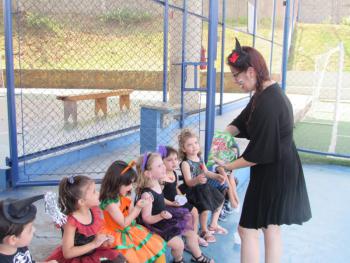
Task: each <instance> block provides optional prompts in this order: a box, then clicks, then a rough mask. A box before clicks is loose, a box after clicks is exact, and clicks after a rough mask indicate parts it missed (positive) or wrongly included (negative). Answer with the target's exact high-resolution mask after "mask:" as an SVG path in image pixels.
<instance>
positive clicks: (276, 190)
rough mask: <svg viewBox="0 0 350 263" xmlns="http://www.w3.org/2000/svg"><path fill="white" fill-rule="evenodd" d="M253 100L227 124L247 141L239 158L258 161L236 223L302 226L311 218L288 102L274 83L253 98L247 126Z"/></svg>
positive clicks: (255, 225) (249, 226)
mask: <svg viewBox="0 0 350 263" xmlns="http://www.w3.org/2000/svg"><path fill="white" fill-rule="evenodd" d="M254 96H255V95H254ZM254 96H253V97H254ZM252 101H253V98H252V99H251V100H250V102H249V103H248V105H247V107H246V108H245V109H244V110H243V111H242V112H241V114H240V115H239V116H238V117H237V118H236V119H235V120H233V121H232V123H231V125H234V126H236V127H237V128H238V129H239V131H240V133H239V134H238V136H237V137H242V138H247V139H249V140H250V142H249V144H248V146H247V148H246V150H245V151H244V153H243V154H242V157H243V158H244V159H245V160H246V161H249V162H253V163H257V165H255V166H252V167H251V169H250V182H249V185H248V189H247V192H246V195H245V199H244V203H243V209H242V215H241V219H240V223H239V224H240V225H241V226H242V227H245V228H255V229H258V228H262V227H267V226H268V225H270V224H276V225H282V224H288V225H289V224H302V223H303V222H305V221H308V220H309V219H310V218H311V209H310V203H309V198H308V194H307V190H306V185H305V179H304V174H303V169H302V166H301V162H300V159H299V155H298V152H297V150H296V147H295V144H294V141H293V124H294V119H293V109H292V105H291V103H290V101H289V99H288V98H287V96H286V95H285V94H284V93H283V91H282V89H281V88H280V87H279V85H278V84H277V83H276V84H273V85H271V86H269V87H267V88H266V89H265V90H264V91H263V92H262V93H261V94H260V95H259V96H258V97H257V99H256V104H255V109H254V111H253V113H252V115H251V119H250V121H249V123H248V124H247V121H248V118H249V114H250V109H251V107H252Z"/></svg>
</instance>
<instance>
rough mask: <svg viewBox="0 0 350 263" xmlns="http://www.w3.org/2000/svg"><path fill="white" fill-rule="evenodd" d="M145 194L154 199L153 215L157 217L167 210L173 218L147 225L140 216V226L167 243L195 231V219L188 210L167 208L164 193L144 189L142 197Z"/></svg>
mask: <svg viewBox="0 0 350 263" xmlns="http://www.w3.org/2000/svg"><path fill="white" fill-rule="evenodd" d="M143 193H149V194H150V195H152V197H153V202H152V215H157V214H159V213H161V212H162V211H164V210H166V211H168V212H169V213H170V214H171V215H172V218H170V219H162V220H160V221H159V222H157V223H155V224H147V223H146V222H144V221H143V220H142V215H141V214H140V216H139V223H140V224H142V225H144V226H145V227H147V228H148V229H149V230H150V231H152V232H154V233H156V234H158V235H160V236H161V237H162V238H163V239H164V240H166V241H169V240H170V239H172V238H173V237H175V236H179V235H183V234H184V233H186V232H187V231H188V230H193V218H192V214H191V213H190V212H189V211H188V209H186V208H182V207H170V206H166V205H165V201H164V195H163V193H157V192H156V191H154V190H152V189H151V188H144V189H142V191H141V195H142V194H143ZM141 195H140V196H141Z"/></svg>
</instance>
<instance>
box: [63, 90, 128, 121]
mask: <svg viewBox="0 0 350 263" xmlns="http://www.w3.org/2000/svg"><path fill="white" fill-rule="evenodd" d="M133 91H134V90H133V89H118V90H114V91H110V92H101V93H85V94H75V95H67V96H57V97H56V98H57V99H58V100H62V101H63V108H64V122H65V123H67V122H68V118H69V116H70V115H72V119H73V122H74V123H77V121H78V107H77V101H80V100H95V116H97V115H98V112H99V111H100V110H101V111H102V112H103V114H104V116H107V98H108V97H113V96H119V107H120V110H123V107H124V106H126V108H127V109H130V93H132V92H133Z"/></svg>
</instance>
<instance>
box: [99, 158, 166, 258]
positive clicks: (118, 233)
mask: <svg viewBox="0 0 350 263" xmlns="http://www.w3.org/2000/svg"><path fill="white" fill-rule="evenodd" d="M132 165H133V163H130V164H127V163H125V162H123V161H116V162H114V163H112V165H111V166H110V167H109V168H108V170H107V172H106V174H105V176H104V178H103V180H102V184H101V190H100V201H101V204H100V207H101V209H102V210H103V214H104V220H105V224H104V232H105V233H106V234H108V235H113V237H114V241H113V244H111V245H112V247H114V248H115V249H116V250H117V251H118V252H120V253H122V254H123V255H124V256H125V258H126V259H127V260H128V262H132V263H141V262H142V263H143V262H157V263H159V262H165V261H166V259H165V251H166V242H165V241H164V240H163V239H162V238H161V237H160V236H158V235H157V234H152V233H150V232H149V231H148V230H147V229H146V228H145V227H144V226H141V225H138V224H136V222H135V219H136V218H137V217H138V215H139V214H140V212H141V210H142V208H143V207H144V206H145V205H147V204H148V201H147V200H143V199H141V200H139V201H138V202H137V203H136V205H135V206H134V205H133V202H132V201H131V199H130V197H128V195H129V194H130V192H131V190H132V183H133V181H134V180H135V179H136V173H135V171H134V169H133V168H132Z"/></svg>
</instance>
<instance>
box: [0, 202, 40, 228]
mask: <svg viewBox="0 0 350 263" xmlns="http://www.w3.org/2000/svg"><path fill="white" fill-rule="evenodd" d="M42 198H44V195H36V196H32V197H29V198H25V199H15V200H14V199H6V200H4V201H3V206H2V213H3V215H4V217H5V218H6V220H8V221H9V222H11V223H15V224H27V223H29V222H31V221H33V220H34V218H35V215H36V207H35V206H34V205H33V204H32V203H34V202H35V201H38V200H40V199H42Z"/></svg>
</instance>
